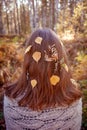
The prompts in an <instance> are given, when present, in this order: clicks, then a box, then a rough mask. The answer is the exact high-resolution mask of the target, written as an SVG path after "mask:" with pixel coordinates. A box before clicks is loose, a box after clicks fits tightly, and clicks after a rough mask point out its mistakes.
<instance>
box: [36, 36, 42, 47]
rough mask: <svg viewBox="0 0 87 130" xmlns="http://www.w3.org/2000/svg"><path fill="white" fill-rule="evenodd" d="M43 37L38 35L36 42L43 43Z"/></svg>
mask: <svg viewBox="0 0 87 130" xmlns="http://www.w3.org/2000/svg"><path fill="white" fill-rule="evenodd" d="M42 40H43V39H42V37H37V38H36V39H35V42H36V43H37V44H40V45H41V42H42Z"/></svg>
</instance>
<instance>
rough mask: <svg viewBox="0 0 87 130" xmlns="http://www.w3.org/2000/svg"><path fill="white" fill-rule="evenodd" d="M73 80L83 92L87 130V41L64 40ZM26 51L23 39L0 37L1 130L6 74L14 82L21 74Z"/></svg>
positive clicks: (0, 127)
mask: <svg viewBox="0 0 87 130" xmlns="http://www.w3.org/2000/svg"><path fill="white" fill-rule="evenodd" d="M63 43H64V45H65V48H66V52H67V55H68V58H69V62H70V66H71V71H72V73H73V78H74V79H75V80H76V81H77V82H78V83H79V84H80V86H81V90H82V92H83V119H82V129H81V130H87V39H79V40H78V39H77V40H70V41H68V40H64V41H63ZM24 50H25V41H24V38H23V37H21V38H19V37H17V36H16V37H15V36H14V37H2V36H0V130H5V122H4V117H3V88H2V85H3V84H4V79H3V76H4V72H6V74H7V76H8V80H11V81H14V80H16V79H17V78H18V77H19V74H20V73H21V63H22V62H23V55H24Z"/></svg>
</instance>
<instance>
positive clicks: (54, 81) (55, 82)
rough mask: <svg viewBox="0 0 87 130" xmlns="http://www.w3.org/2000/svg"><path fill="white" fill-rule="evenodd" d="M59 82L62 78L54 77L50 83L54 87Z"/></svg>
mask: <svg viewBox="0 0 87 130" xmlns="http://www.w3.org/2000/svg"><path fill="white" fill-rule="evenodd" d="M59 81H60V78H59V76H57V75H52V76H51V78H50V82H51V84H52V85H56V84H57V83H58V82H59Z"/></svg>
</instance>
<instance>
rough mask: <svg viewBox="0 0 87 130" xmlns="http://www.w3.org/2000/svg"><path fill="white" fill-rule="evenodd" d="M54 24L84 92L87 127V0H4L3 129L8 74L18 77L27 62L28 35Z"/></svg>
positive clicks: (86, 127)
mask: <svg viewBox="0 0 87 130" xmlns="http://www.w3.org/2000/svg"><path fill="white" fill-rule="evenodd" d="M45 27H48V28H51V29H52V30H54V31H55V32H56V33H57V34H58V35H59V37H60V38H61V40H62V42H63V43H64V46H65V48H66V52H67V54H68V58H69V61H70V66H71V71H72V74H73V78H74V79H75V80H76V81H77V82H78V83H79V84H80V87H81V90H82V92H83V119H82V129H81V130H87V0H0V129H1V130H5V123H4V117H3V110H2V108H3V93H4V90H3V87H2V86H3V84H4V83H5V82H6V81H5V80H4V77H5V76H6V77H7V80H8V81H10V82H13V81H15V80H16V79H17V78H18V77H19V75H20V73H21V68H22V62H23V55H24V50H25V43H26V39H27V38H28V37H29V35H30V33H31V32H33V31H34V30H36V29H37V28H45Z"/></svg>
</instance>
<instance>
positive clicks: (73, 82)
mask: <svg viewBox="0 0 87 130" xmlns="http://www.w3.org/2000/svg"><path fill="white" fill-rule="evenodd" d="M70 81H71V82H72V84H74V85H75V86H77V85H78V84H77V82H76V81H75V80H74V79H70Z"/></svg>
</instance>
